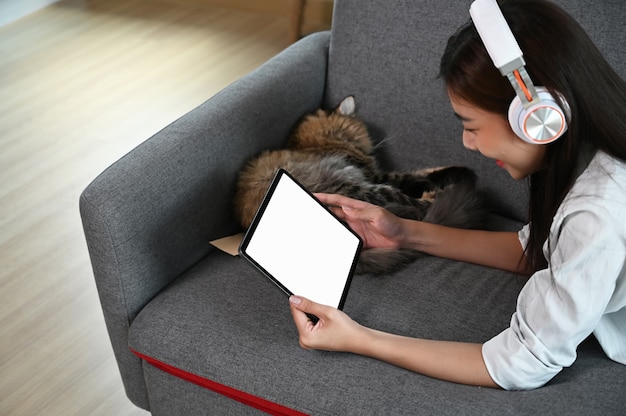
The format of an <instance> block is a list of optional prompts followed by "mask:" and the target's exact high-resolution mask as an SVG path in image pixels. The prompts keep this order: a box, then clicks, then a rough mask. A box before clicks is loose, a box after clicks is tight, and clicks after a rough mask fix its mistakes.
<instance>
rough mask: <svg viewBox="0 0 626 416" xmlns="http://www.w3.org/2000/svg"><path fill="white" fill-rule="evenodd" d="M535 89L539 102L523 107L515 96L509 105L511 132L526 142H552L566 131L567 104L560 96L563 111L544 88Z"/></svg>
mask: <svg viewBox="0 0 626 416" xmlns="http://www.w3.org/2000/svg"><path fill="white" fill-rule="evenodd" d="M536 89H537V94H538V96H539V102H538V103H537V104H534V105H532V106H531V107H529V108H528V109H526V108H524V105H523V104H522V101H521V99H520V98H519V96H515V98H514V99H513V101H512V102H511V105H510V106H509V124H510V125H511V129H513V132H514V133H515V134H516V135H517V136H519V137H520V138H521V139H522V140H524V141H526V142H528V143H532V144H548V143H552V142H553V141H555V140H556V139H558V138H559V137H561V136H562V135H563V134H564V133H565V131H567V120H568V119H569V118H570V110H569V105H567V101H565V99H563V98H562V96H560V97H561V101H562V102H563V103H564V105H565V106H566V109H565V110H566V111H563V109H562V108H561V107H560V106H559V104H558V102H557V101H556V100H555V99H554V97H553V96H552V95H551V94H550V93H549V92H548V90H547V89H546V88H544V87H537V88H536Z"/></svg>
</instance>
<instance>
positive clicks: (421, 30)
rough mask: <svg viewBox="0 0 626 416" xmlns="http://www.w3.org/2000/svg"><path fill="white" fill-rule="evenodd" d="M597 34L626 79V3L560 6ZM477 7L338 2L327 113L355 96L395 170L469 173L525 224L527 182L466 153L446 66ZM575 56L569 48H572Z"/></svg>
mask: <svg viewBox="0 0 626 416" xmlns="http://www.w3.org/2000/svg"><path fill="white" fill-rule="evenodd" d="M555 2H556V3H557V4H559V5H561V6H562V7H564V8H565V9H566V10H567V11H568V12H569V13H570V14H571V15H572V16H573V17H574V18H575V19H577V21H578V22H579V23H580V24H581V25H582V26H583V27H584V28H585V29H586V30H587V32H588V33H589V35H590V36H591V38H592V39H593V40H594V42H595V43H596V45H597V46H598V48H599V49H600V50H601V51H602V53H603V54H604V55H605V57H606V58H607V60H608V61H609V62H610V63H611V64H612V65H613V67H614V68H615V69H616V70H617V72H618V73H619V74H620V75H621V76H622V77H624V78H626V59H625V58H624V57H625V56H626V31H625V30H624V22H625V21H626V2H624V0H558V1H555ZM470 3H471V0H445V1H442V0H367V1H363V0H335V11H334V16H333V28H332V35H331V43H330V52H329V70H328V79H327V89H326V97H325V105H327V106H334V105H336V103H337V102H339V101H340V100H341V99H342V98H343V97H345V96H347V95H354V96H355V98H356V101H357V110H358V114H359V115H360V116H361V117H362V118H364V119H365V120H366V121H367V122H368V123H369V125H370V128H371V131H372V134H373V136H374V138H375V139H376V140H383V139H384V140H385V141H384V142H383V143H382V145H381V147H380V152H381V156H382V159H383V162H384V164H385V167H386V168H393V169H403V170H405V169H415V168H422V167H430V166H442V165H453V164H463V165H467V166H470V167H472V168H474V169H475V170H476V171H477V173H478V176H479V178H480V183H479V185H480V186H481V187H482V188H483V189H485V190H486V191H487V193H488V195H490V196H491V197H492V198H491V199H492V201H493V203H494V205H495V209H496V211H497V212H499V213H501V214H503V215H506V216H508V217H511V218H514V219H518V220H522V221H524V220H525V218H526V205H527V185H526V181H513V180H511V178H510V177H509V175H508V174H507V173H506V172H505V171H503V170H502V169H500V168H498V167H497V166H496V164H495V163H494V162H493V161H492V160H489V159H487V158H485V157H483V156H481V155H480V154H478V153H476V152H471V151H468V150H465V149H464V148H463V145H462V141H461V132H462V128H461V124H460V123H459V122H458V120H456V119H455V117H454V115H453V112H452V109H451V107H450V104H449V102H448V99H447V95H446V93H445V89H444V86H443V82H442V81H441V80H440V79H438V78H437V74H438V71H439V59H440V57H441V54H442V53H443V50H444V47H445V44H446V41H447V39H448V37H449V36H450V35H451V34H452V33H454V31H455V30H456V29H457V28H458V27H459V26H460V25H461V24H463V23H464V22H466V21H467V20H468V19H469V5H470ZM564 47H567V45H564Z"/></svg>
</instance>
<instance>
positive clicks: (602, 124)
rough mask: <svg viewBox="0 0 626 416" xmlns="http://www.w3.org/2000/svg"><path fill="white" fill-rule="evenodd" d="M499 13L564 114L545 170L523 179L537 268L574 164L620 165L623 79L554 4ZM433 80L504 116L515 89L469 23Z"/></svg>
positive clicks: (511, 0)
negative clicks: (606, 158) (605, 158)
mask: <svg viewBox="0 0 626 416" xmlns="http://www.w3.org/2000/svg"><path fill="white" fill-rule="evenodd" d="M500 8H501V10H502V13H503V14H504V16H505V19H506V20H507V22H508V24H509V26H510V27H511V31H512V32H513V34H514V35H515V38H516V40H517V42H518V43H519V45H520V48H521V49H522V51H523V52H524V59H525V60H526V69H527V70H528V72H529V74H530V77H531V79H532V80H533V82H534V83H535V85H541V86H545V87H546V88H547V89H548V90H549V91H550V92H553V93H554V92H555V91H558V92H559V93H560V94H562V96H563V97H564V98H565V100H566V101H567V102H568V104H569V106H570V109H571V120H570V123H569V127H568V130H567V132H566V133H565V135H564V136H563V137H561V138H560V139H558V140H557V141H555V142H553V143H551V144H548V145H546V146H547V148H546V156H545V157H546V160H545V166H546V168H545V169H543V170H540V171H539V172H536V173H533V174H532V175H530V179H529V182H530V201H529V210H528V216H529V220H530V238H529V241H528V245H527V247H525V253H526V256H527V259H528V261H529V262H530V265H531V267H532V268H533V269H534V270H537V269H539V268H542V267H544V266H545V265H546V259H545V257H544V255H543V251H542V246H543V243H544V242H545V241H546V239H547V238H548V234H549V231H550V225H551V224H552V219H553V217H554V215H555V213H556V211H557V209H558V207H559V205H560V204H561V202H563V199H564V198H565V195H566V194H567V192H568V191H569V190H570V189H571V187H572V186H573V184H574V182H575V181H576V178H577V177H578V175H579V174H580V168H581V164H584V163H585V162H588V161H589V156H590V155H592V154H593V153H595V151H597V150H602V151H604V152H606V153H608V154H609V155H611V156H613V157H615V158H617V159H620V160H623V161H626V82H625V81H624V80H623V79H621V78H620V76H619V75H618V74H617V73H616V72H615V71H614V70H613V68H612V67H611V66H610V65H609V64H608V62H606V60H605V59H604V57H603V56H602V54H601V53H600V52H599V51H598V49H597V48H596V46H595V45H594V44H593V42H592V41H591V39H590V38H589V36H588V35H587V33H586V32H585V31H584V29H583V28H582V27H581V26H580V25H579V24H578V23H577V22H576V21H575V20H574V19H573V18H572V17H571V16H569V15H568V14H567V13H566V12H565V11H564V10H562V9H561V8H560V7H558V6H557V5H555V4H553V3H550V2H548V1H545V0H504V1H502V2H501V3H500ZM439 75H440V77H441V78H442V79H443V80H444V82H445V83H446V87H447V88H448V91H449V92H450V93H452V94H454V95H455V96H457V97H459V98H461V99H463V100H465V101H467V102H469V103H471V104H473V105H476V106H477V107H479V108H481V109H483V110H486V111H490V112H493V113H497V114H501V115H502V116H503V117H506V115H507V111H508V107H509V104H510V103H511V100H512V99H513V97H514V96H515V92H514V91H513V88H512V87H511V85H510V83H509V82H508V80H507V79H506V77H503V76H502V75H501V74H500V72H499V71H498V69H496V68H495V67H494V65H493V62H492V61H491V58H490V57H489V55H488V54H487V51H486V49H485V47H484V46H483V43H482V41H481V39H480V37H479V36H478V33H477V31H476V29H475V27H474V25H473V24H472V22H471V21H470V22H468V23H467V24H466V25H464V26H462V27H461V28H460V29H459V30H458V31H457V32H456V33H455V34H454V35H453V36H452V37H451V38H450V39H449V41H448V44H447V47H446V49H445V52H444V54H443V56H442V58H441V64H440V73H439ZM553 95H554V94H553ZM520 140H521V139H520Z"/></svg>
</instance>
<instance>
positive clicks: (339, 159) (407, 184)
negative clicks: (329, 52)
mask: <svg viewBox="0 0 626 416" xmlns="http://www.w3.org/2000/svg"><path fill="white" fill-rule="evenodd" d="M374 150H375V147H374V144H373V142H372V139H371V137H370V135H369V133H368V130H367V127H366V125H365V123H364V122H362V121H361V120H359V119H358V118H357V117H356V116H355V101H354V98H353V97H352V96H350V97H347V98H345V99H344V100H343V101H342V102H341V103H340V104H339V106H338V107H337V108H335V109H334V110H331V111H325V110H322V109H320V110H317V111H316V112H314V113H312V114H308V115H306V116H305V117H304V118H303V119H302V120H301V121H300V122H299V123H298V124H297V125H296V127H295V128H294V130H293V132H292V133H291V135H290V137H289V139H288V141H287V145H286V148H285V149H281V150H271V151H265V152H264V153H262V154H261V155H259V156H258V157H256V158H254V159H253V160H251V161H250V162H249V163H247V164H246V165H245V166H244V168H243V169H242V170H241V172H240V175H239V180H238V184H237V192H236V195H235V200H234V207H235V214H236V216H237V218H238V220H239V221H240V223H241V225H242V226H243V227H244V228H248V227H249V226H250V223H251V222H252V219H253V217H254V215H255V213H256V211H257V209H258V207H259V205H260V203H261V200H262V199H263V196H264V195H265V192H266V190H267V188H268V186H269V184H270V182H271V180H272V178H273V177H274V175H275V173H276V171H277V170H278V169H279V168H283V169H285V170H287V171H288V172H289V173H291V174H292V175H293V176H294V177H295V178H296V179H297V180H298V181H299V182H300V183H302V185H304V186H305V187H306V188H307V189H308V190H309V191H311V192H324V193H336V194H341V195H345V196H348V197H351V198H355V199H360V200H363V201H367V202H370V203H372V204H376V205H380V206H383V207H384V208H386V209H387V210H389V211H391V212H392V213H394V214H396V215H398V216H400V217H404V218H410V219H415V220H422V221H426V222H431V223H436V224H442V225H448V226H453V227H459V228H480V227H482V225H483V220H484V214H485V210H484V206H483V198H482V197H481V195H480V193H479V192H478V191H477V190H476V188H475V184H476V175H475V173H474V172H473V171H472V170H471V169H469V168H467V167H456V166H453V167H445V168H436V169H421V170H416V171H412V172H391V173H384V172H382V171H381V170H380V169H379V167H378V164H377V162H376V159H375V157H374ZM302 220H303V221H306V218H303V219H302ZM419 256H420V253H419V252H417V251H415V250H411V249H367V250H363V251H362V253H361V256H360V258H359V262H358V265H357V270H356V272H357V273H372V274H388V273H391V272H394V271H396V270H398V269H401V268H403V267H405V266H406V265H408V264H409V263H411V262H412V261H414V260H415V259H416V258H418V257H419Z"/></svg>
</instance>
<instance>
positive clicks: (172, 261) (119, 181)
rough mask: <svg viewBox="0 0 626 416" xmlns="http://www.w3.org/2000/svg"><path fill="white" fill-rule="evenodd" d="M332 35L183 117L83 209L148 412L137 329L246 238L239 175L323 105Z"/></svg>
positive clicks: (106, 176) (96, 265)
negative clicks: (151, 307)
mask: <svg viewBox="0 0 626 416" xmlns="http://www.w3.org/2000/svg"><path fill="white" fill-rule="evenodd" d="M329 36H330V34H329V33H327V32H322V33H318V34H314V35H311V36H309V37H307V38H304V39H302V40H301V41H300V42H298V43H296V44H294V45H292V46H291V47H289V48H288V49H286V50H285V51H283V52H282V53H280V54H279V55H277V56H276V57H274V58H273V59H271V60H270V61H268V62H267V63H265V64H264V65H262V66H261V67H259V68H258V69H257V70H255V71H253V72H252V73H250V74H248V75H247V76H245V77H243V78H242V79H240V80H239V81H237V82H235V83H233V84H231V85H230V86H229V87H227V88H225V89H224V90H223V91H221V92H220V93H218V94H217V95H216V96H214V97H213V98H211V99H209V100H208V101H207V102H205V103H204V104H202V105H201V106H199V107H198V108H196V109H195V110H193V111H191V112H190V113H188V114H187V115H185V116H183V117H182V118H180V119H179V120H177V121H175V122H174V123H172V124H171V125H169V126H168V127H166V128H165V129H163V130H162V131H160V132H159V133H157V134H156V135H154V136H153V137H151V138H150V139H148V140H147V141H145V142H144V143H142V144H141V145H139V146H138V147H137V148H135V149H134V150H132V151H131V152H130V153H128V154H127V155H126V156H124V157H123V158H122V159H120V160H119V161H117V162H116V163H114V164H113V165H112V166H111V167H109V168H108V169H107V170H105V171H104V172H103V173H102V174H100V175H99V176H98V177H97V178H96V179H95V180H94V181H93V182H92V183H91V184H90V185H89V186H88V187H87V188H86V189H85V190H84V191H83V193H82V195H81V197H80V212H81V217H82V221H83V228H84V232H85V236H86V240H87V246H88V249H89V255H90V258H91V263H92V267H93V272H94V277H95V280H96V285H97V289H98V294H99V297H100V301H101V304H102V309H103V313H104V317H105V321H106V324H107V329H108V331H109V336H110V338H111V342H112V344H113V350H114V352H115V356H116V359H117V362H118V366H119V367H120V372H121V374H122V379H123V381H124V386H125V388H126V392H127V395H128V396H129V398H130V399H131V400H132V401H133V402H134V403H135V404H137V405H138V406H141V407H144V408H147V406H148V400H147V396H146V389H145V385H144V382H143V373H142V368H141V363H140V360H139V359H138V358H136V357H135V356H134V355H132V354H131V353H130V351H129V349H128V342H127V337H128V328H129V326H130V324H131V323H132V321H133V319H134V318H135V316H136V315H137V313H138V312H139V311H140V310H141V309H142V308H143V306H144V305H145V304H146V303H147V302H148V301H149V300H150V299H152V298H153V297H154V296H155V295H156V294H157V293H158V292H159V291H161V290H162V289H163V288H164V287H165V286H167V285H168V284H169V283H171V282H172V281H173V280H174V279H176V278H177V277H178V276H179V275H180V274H181V273H183V272H184V271H185V270H187V269H189V268H190V267H191V266H193V265H194V264H195V263H197V262H198V261H199V260H200V259H202V258H203V257H205V256H207V255H208V254H209V252H210V251H211V250H213V248H212V247H211V246H210V245H209V241H211V240H213V239H215V238H218V237H223V236H225V235H228V234H231V233H234V232H236V231H237V230H238V229H239V227H238V225H237V224H236V222H235V220H234V217H233V215H232V208H231V201H232V197H233V195H234V190H235V182H236V176H237V172H238V170H239V169H240V168H241V166H242V165H243V163H244V162H245V161H246V160H247V159H248V158H250V157H251V156H252V155H254V154H257V153H258V152H260V151H261V150H263V149H267V148H275V147H280V146H281V145H282V144H283V143H284V141H285V140H286V138H287V135H288V133H289V131H290V129H291V128H292V127H293V125H294V124H295V123H296V122H297V120H298V119H299V118H300V117H301V116H302V115H303V114H304V113H306V112H310V111H312V110H314V109H316V108H318V107H320V106H321V103H322V99H323V95H324V88H325V83H326V68H327V55H328V43H329Z"/></svg>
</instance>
